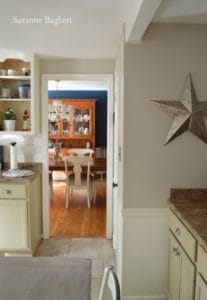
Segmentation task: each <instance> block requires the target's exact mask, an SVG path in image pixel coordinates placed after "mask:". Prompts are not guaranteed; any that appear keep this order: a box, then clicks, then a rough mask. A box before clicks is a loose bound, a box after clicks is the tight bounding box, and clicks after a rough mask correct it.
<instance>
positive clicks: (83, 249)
mask: <svg viewBox="0 0 207 300" xmlns="http://www.w3.org/2000/svg"><path fill="white" fill-rule="evenodd" d="M36 255H37V256H68V257H82V258H83V257H84V258H90V259H91V260H92V274H91V300H96V299H97V298H98V293H99V288H100V283H101V279H102V276H103V269H104V267H105V266H106V265H109V264H111V265H114V266H115V256H114V252H113V249H112V242H111V240H106V239H102V238H50V239H47V240H43V242H42V243H41V245H40V247H39V249H38V252H37V254H36Z"/></svg>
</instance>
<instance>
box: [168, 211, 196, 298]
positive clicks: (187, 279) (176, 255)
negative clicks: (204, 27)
mask: <svg viewBox="0 0 207 300" xmlns="http://www.w3.org/2000/svg"><path fill="white" fill-rule="evenodd" d="M169 241H170V242H169V273H168V293H169V299H170V300H193V299H194V294H195V274H196V269H195V265H194V263H193V261H194V259H195V253H196V252H195V251H196V248H195V247H196V241H195V239H194V238H193V236H192V235H191V234H190V233H189V232H188V231H187V229H186V228H185V227H184V225H183V224H182V223H181V222H180V220H179V219H178V218H177V217H176V216H175V215H174V214H173V213H172V212H171V215H170V233H169ZM192 258H193V259H192Z"/></svg>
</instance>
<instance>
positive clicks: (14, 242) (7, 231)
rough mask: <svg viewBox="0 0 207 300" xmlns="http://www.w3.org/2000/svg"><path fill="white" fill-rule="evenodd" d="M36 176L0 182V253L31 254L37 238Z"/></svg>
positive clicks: (38, 191)
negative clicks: (17, 181)
mask: <svg viewBox="0 0 207 300" xmlns="http://www.w3.org/2000/svg"><path fill="white" fill-rule="evenodd" d="M40 182H41V181H40V176H39V175H37V176H36V177H35V178H33V179H28V180H26V181H25V182H24V183H14V182H12V181H11V182H5V183H4V182H3V183H0V253H3V254H5V255H8V256H10V255H21V254H23V255H25V254H26V255H33V254H34V252H35V250H36V249H37V247H38V244H39V243H40V240H41V202H42V201H41V184H40Z"/></svg>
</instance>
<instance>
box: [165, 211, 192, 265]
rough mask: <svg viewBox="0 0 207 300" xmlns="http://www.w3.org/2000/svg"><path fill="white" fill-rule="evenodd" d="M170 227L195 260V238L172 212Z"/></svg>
mask: <svg viewBox="0 0 207 300" xmlns="http://www.w3.org/2000/svg"><path fill="white" fill-rule="evenodd" d="M170 229H171V231H172V232H173V234H174V235H175V236H176V238H177V240H178V241H179V242H180V243H181V245H182V246H183V248H184V249H185V251H186V252H187V254H188V255H189V257H190V258H191V259H192V261H195V255H196V240H195V238H194V237H193V236H192V235H191V233H190V232H189V231H188V230H187V228H186V227H185V226H184V225H183V224H182V223H181V221H180V220H179V219H178V218H177V217H176V215H175V214H174V213H173V212H170Z"/></svg>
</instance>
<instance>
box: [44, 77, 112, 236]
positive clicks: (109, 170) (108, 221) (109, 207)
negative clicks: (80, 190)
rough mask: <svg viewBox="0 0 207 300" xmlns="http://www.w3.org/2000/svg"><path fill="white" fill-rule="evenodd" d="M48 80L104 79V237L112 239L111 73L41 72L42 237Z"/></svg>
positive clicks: (46, 208)
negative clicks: (105, 107) (105, 141)
mask: <svg viewBox="0 0 207 300" xmlns="http://www.w3.org/2000/svg"><path fill="white" fill-rule="evenodd" d="M48 80H74V81H75V80H83V81H84V80H85V81H90V80H91V81H99V80H100V81H106V82H107V85H108V89H107V93H108V94H107V188H106V195H107V196H106V197H107V202H106V238H107V239H112V233H113V232H112V231H113V228H112V227H113V201H112V199H113V194H112V181H113V130H112V128H113V102H114V99H113V95H114V87H113V86H114V76H113V75H112V74H42V75H41V99H42V135H43V170H42V171H43V176H42V184H43V191H42V193H43V238H48V237H49V205H50V203H49V197H48V122H46V120H47V118H45V116H47V114H48V106H47V101H48Z"/></svg>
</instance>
